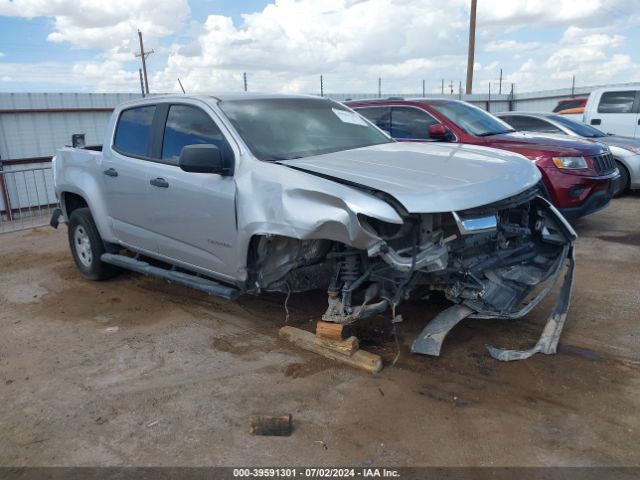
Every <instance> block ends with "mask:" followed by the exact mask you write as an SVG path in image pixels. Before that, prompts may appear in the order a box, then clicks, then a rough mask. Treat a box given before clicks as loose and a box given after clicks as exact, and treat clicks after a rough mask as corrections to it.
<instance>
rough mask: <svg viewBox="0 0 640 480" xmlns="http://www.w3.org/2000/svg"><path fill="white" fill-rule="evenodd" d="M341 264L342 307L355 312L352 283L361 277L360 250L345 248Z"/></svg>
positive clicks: (346, 310) (347, 311)
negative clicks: (352, 299)
mask: <svg viewBox="0 0 640 480" xmlns="http://www.w3.org/2000/svg"><path fill="white" fill-rule="evenodd" d="M343 254H344V258H343V260H342V262H341V265H340V280H341V281H342V307H343V309H344V312H345V313H347V314H350V313H351V312H353V308H352V307H351V294H352V290H351V285H352V284H353V283H354V282H355V281H356V280H358V278H359V277H360V252H358V251H357V250H355V249H349V250H345V251H344V252H343Z"/></svg>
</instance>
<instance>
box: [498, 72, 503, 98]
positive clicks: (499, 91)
mask: <svg viewBox="0 0 640 480" xmlns="http://www.w3.org/2000/svg"><path fill="white" fill-rule="evenodd" d="M498 95H502V69H500V86H499V87H498Z"/></svg>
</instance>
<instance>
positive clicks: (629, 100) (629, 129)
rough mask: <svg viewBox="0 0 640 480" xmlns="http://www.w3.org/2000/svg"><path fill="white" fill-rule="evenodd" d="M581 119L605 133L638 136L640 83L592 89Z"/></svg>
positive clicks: (639, 134)
mask: <svg viewBox="0 0 640 480" xmlns="http://www.w3.org/2000/svg"><path fill="white" fill-rule="evenodd" d="M582 121H583V122H584V123H586V124H587V125H593V126H594V127H596V128H597V129H598V130H602V131H603V132H605V133H614V134H616V135H624V136H627V137H640V85H625V86H622V87H605V88H599V89H597V90H594V91H593V92H591V95H589V100H587V105H586V107H585V108H584V117H583V119H582Z"/></svg>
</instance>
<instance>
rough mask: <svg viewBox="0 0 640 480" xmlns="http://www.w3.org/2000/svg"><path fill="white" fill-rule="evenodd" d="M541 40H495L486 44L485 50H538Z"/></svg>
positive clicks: (510, 51) (511, 51)
mask: <svg viewBox="0 0 640 480" xmlns="http://www.w3.org/2000/svg"><path fill="white" fill-rule="evenodd" d="M541 46H542V44H541V43H540V42H516V41H515V40H493V41H490V42H488V43H487V44H486V45H485V46H484V51H485V52H509V53H513V52H530V51H532V50H537V49H538V48H540V47H541Z"/></svg>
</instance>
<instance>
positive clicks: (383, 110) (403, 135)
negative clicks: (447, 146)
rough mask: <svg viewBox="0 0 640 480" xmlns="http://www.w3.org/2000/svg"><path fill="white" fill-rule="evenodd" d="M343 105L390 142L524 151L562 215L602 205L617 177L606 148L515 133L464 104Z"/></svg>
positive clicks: (384, 102)
mask: <svg viewBox="0 0 640 480" xmlns="http://www.w3.org/2000/svg"><path fill="white" fill-rule="evenodd" d="M346 104H347V105H348V106H349V107H350V108H353V109H354V110H356V111H358V113H360V114H361V115H363V116H364V117H366V118H368V119H369V120H370V121H371V122H373V123H375V124H376V125H377V126H378V127H380V128H381V129H383V130H385V131H386V132H387V133H389V134H390V135H391V136H392V137H393V138H395V139H396V140H400V141H411V142H433V141H447V142H459V143H468V144H472V145H481V146H485V147H493V148H499V149H502V150H509V151H510V152H516V153H520V154H521V155H524V156H525V157H527V158H528V159H529V160H532V161H533V162H535V163H536V165H537V166H538V168H539V169H540V172H541V173H542V178H543V182H544V185H545V187H546V189H547V194H548V197H549V199H550V200H551V201H552V202H553V204H554V205H555V206H556V207H557V208H559V209H560V211H562V213H563V214H564V215H565V216H566V217H567V218H577V217H581V216H583V215H587V214H589V213H593V212H595V211H597V210H600V209H601V208H604V207H605V206H607V204H608V203H609V200H610V199H611V197H612V194H613V192H614V191H615V183H616V181H617V179H618V178H619V176H620V175H619V173H618V170H617V168H616V163H615V160H614V159H613V156H612V155H611V152H610V151H609V149H608V148H607V147H606V146H604V145H602V144H600V143H595V142H590V141H586V140H581V139H569V138H563V137H560V136H553V135H542V134H530V133H523V132H516V131H515V130H514V129H513V128H511V127H510V126H509V125H507V124H506V123H504V122H503V121H502V120H500V119H499V118H496V117H494V116H493V115H491V114H490V113H487V112H485V111H484V110H482V109H480V108H478V107H475V106H473V105H471V104H469V103H466V102H462V101H458V100H448V99H416V100H393V99H388V100H358V101H352V102H346Z"/></svg>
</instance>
